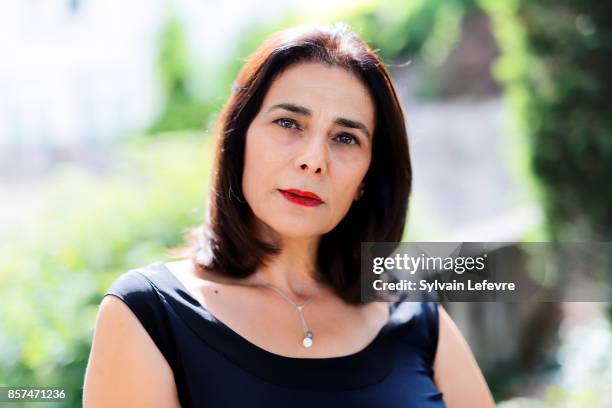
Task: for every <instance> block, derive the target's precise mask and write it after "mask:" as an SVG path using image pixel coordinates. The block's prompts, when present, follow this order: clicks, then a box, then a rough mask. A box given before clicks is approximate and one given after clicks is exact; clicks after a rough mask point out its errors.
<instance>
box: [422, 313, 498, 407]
mask: <svg viewBox="0 0 612 408" xmlns="http://www.w3.org/2000/svg"><path fill="white" fill-rule="evenodd" d="M438 316H439V319H440V321H439V335H438V347H437V351H436V357H435V361H434V367H433V368H434V380H435V382H436V385H437V386H438V388H439V389H440V391H441V392H442V395H443V396H444V401H445V403H446V405H447V406H448V407H451V408H452V407H467V406H469V407H487V408H488V407H494V406H495V402H494V400H493V397H492V395H491V392H490V391H489V387H488V385H487V383H486V380H485V378H484V376H483V375H482V372H481V370H480V368H479V367H478V363H477V362H476V359H475V358H474V355H473V354H472V351H471V349H470V346H469V345H468V343H467V342H466V340H465V338H464V337H463V335H462V334H461V332H460V331H459V328H458V327H457V326H456V325H455V323H454V322H453V320H452V318H451V317H450V316H449V315H448V313H447V312H446V310H445V309H444V308H443V307H442V306H441V305H439V306H438Z"/></svg>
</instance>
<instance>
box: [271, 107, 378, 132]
mask: <svg viewBox="0 0 612 408" xmlns="http://www.w3.org/2000/svg"><path fill="white" fill-rule="evenodd" d="M274 109H284V110H287V111H289V112H293V113H297V114H300V115H304V116H312V111H311V110H310V109H308V108H306V107H304V106H300V105H296V104H294V103H279V104H276V105H274V106H272V107H271V108H270V109H268V110H267V111H266V113H269V112H271V111H273V110H274ZM334 123H335V124H337V125H340V126H344V127H347V128H351V129H358V130H361V131H362V132H363V133H365V135H366V136H367V137H368V139H371V135H370V131H369V130H368V128H367V127H366V125H364V124H363V123H361V122H359V121H358V120H353V119H347V118H336V119H335V120H334Z"/></svg>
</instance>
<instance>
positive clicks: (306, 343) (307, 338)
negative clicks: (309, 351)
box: [302, 330, 313, 348]
mask: <svg viewBox="0 0 612 408" xmlns="http://www.w3.org/2000/svg"><path fill="white" fill-rule="evenodd" d="M312 337H313V335H312V332H311V331H310V330H308V331H307V332H306V335H305V336H304V340H302V344H303V345H304V347H306V348H309V347H311V346H312Z"/></svg>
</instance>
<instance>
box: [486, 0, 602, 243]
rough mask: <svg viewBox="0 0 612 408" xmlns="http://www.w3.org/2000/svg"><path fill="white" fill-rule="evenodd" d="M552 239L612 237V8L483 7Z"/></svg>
mask: <svg viewBox="0 0 612 408" xmlns="http://www.w3.org/2000/svg"><path fill="white" fill-rule="evenodd" d="M481 3H482V4H483V6H484V7H485V8H486V9H487V10H488V11H489V12H490V14H491V15H492V17H493V20H494V23H495V24H494V26H495V34H496V37H497V40H498V42H499V45H500V47H501V49H502V56H501V58H500V59H499V61H498V62H497V63H496V64H495V74H496V75H497V77H498V78H499V80H500V81H502V82H503V83H504V85H505V92H506V94H507V95H508V97H509V98H510V100H511V102H512V105H513V110H514V112H515V113H516V120H517V122H516V124H517V127H518V129H519V130H520V132H521V133H522V134H524V135H525V137H526V140H527V142H528V144H529V155H528V157H530V162H529V163H528V165H529V171H531V172H533V173H534V174H535V175H536V177H537V178H538V180H539V183H538V184H539V192H540V196H541V201H542V203H543V205H544V207H545V209H546V212H547V219H548V222H547V226H548V229H549V233H550V235H551V237H552V238H554V239H559V240H576V239H578V240H595V241H607V240H610V238H612V211H610V204H611V203H612V188H609V185H610V178H611V177H612V111H611V110H610V104H609V101H608V97H609V95H610V94H611V92H612V82H610V80H609V78H610V72H611V69H612V42H610V38H611V36H612V3H609V2H600V1H582V2H578V1H572V0H561V1H556V2H551V1H547V0H534V1H532V0H512V1H504V2H499V1H494V0H482V1H481Z"/></svg>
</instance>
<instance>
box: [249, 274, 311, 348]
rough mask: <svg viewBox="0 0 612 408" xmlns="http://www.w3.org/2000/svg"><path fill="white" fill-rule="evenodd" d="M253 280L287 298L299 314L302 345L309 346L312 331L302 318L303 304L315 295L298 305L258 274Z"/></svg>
mask: <svg viewBox="0 0 612 408" xmlns="http://www.w3.org/2000/svg"><path fill="white" fill-rule="evenodd" d="M255 280H257V281H258V282H259V283H261V284H262V285H263V286H265V287H267V288H269V289H272V290H274V291H275V292H276V293H278V294H279V295H281V296H282V297H283V298H284V299H285V300H287V301H288V302H289V303H291V304H292V305H293V306H294V307H295V308H296V309H297V312H298V314H299V316H300V321H301V323H302V329H303V330H304V339H303V340H302V344H303V345H304V347H307V348H308V347H311V346H312V343H313V337H314V335H313V333H312V331H310V329H309V328H308V324H306V319H305V318H304V312H303V310H304V306H306V304H307V303H308V302H310V301H311V300H312V299H313V298H314V297H315V296H316V294H315V295H312V296H310V298H308V299H306V300H305V301H304V302H302V304H300V305H298V304H297V303H295V302H294V301H293V300H292V299H291V298H290V297H289V296H287V295H286V294H285V293H283V291H281V290H280V289H279V288H277V287H275V286H272V285H270V284H269V283H267V282H266V281H264V280H263V278H262V277H261V276H259V275H256V276H255Z"/></svg>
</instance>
